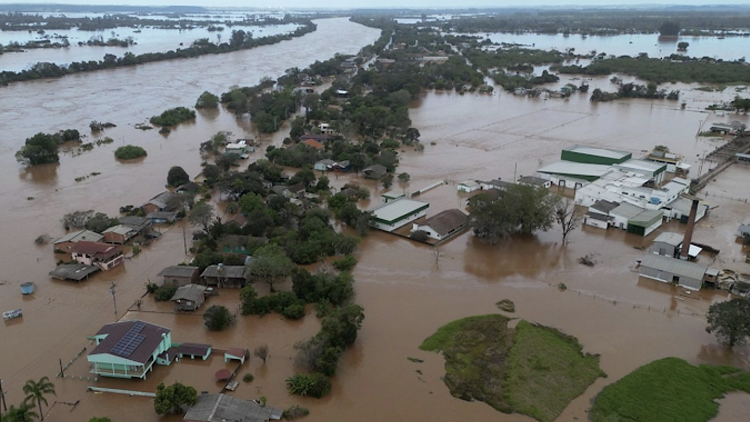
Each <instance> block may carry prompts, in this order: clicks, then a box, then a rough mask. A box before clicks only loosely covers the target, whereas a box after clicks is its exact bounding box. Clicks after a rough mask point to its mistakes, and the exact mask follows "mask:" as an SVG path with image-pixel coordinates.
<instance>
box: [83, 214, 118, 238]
mask: <svg viewBox="0 0 750 422" xmlns="http://www.w3.org/2000/svg"><path fill="white" fill-rule="evenodd" d="M118 224H120V222H119V220H117V219H116V218H109V216H108V215H107V214H104V213H103V212H98V213H96V214H94V216H93V217H91V218H89V219H88V220H87V221H86V224H85V227H86V230H91V231H92V232H96V233H102V232H103V231H104V230H107V229H108V228H110V227H112V226H116V225H118Z"/></svg>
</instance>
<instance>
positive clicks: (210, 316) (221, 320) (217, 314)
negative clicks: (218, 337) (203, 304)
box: [203, 305, 234, 331]
mask: <svg viewBox="0 0 750 422" xmlns="http://www.w3.org/2000/svg"><path fill="white" fill-rule="evenodd" d="M233 319H234V317H233V316H232V314H231V313H230V312H229V309H227V308H226V306H221V305H214V306H212V307H210V308H208V310H207V311H206V312H205V313H204V314H203V323H204V324H205V325H206V327H207V328H208V329H209V330H211V331H221V330H223V329H225V328H227V327H228V326H229V325H230V324H231V323H232V320H233Z"/></svg>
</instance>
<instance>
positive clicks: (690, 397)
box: [589, 357, 750, 422]
mask: <svg viewBox="0 0 750 422" xmlns="http://www.w3.org/2000/svg"><path fill="white" fill-rule="evenodd" d="M732 391H744V392H747V393H750V374H748V373H746V372H744V371H741V370H740V369H737V368H733V367H731V366H711V365H700V366H693V365H691V364H689V363H687V362H685V361H684V360H682V359H678V358H674V357H672V358H665V359H661V360H657V361H654V362H651V363H649V364H647V365H644V366H641V367H640V368H638V369H636V370H635V371H633V372H631V373H630V374H628V375H626V376H625V377H624V378H623V379H621V380H619V381H617V382H616V383H614V384H612V385H609V386H607V387H605V388H604V390H602V392H601V393H599V395H598V396H597V397H596V400H595V401H594V406H593V407H592V408H591V412H590V413H589V415H590V417H591V420H592V421H594V422H606V421H640V422H662V421H681V422H706V421H709V420H711V419H713V418H714V417H715V416H716V415H717V414H718V413H719V403H717V402H716V399H720V398H722V397H724V394H726V393H729V392H732Z"/></svg>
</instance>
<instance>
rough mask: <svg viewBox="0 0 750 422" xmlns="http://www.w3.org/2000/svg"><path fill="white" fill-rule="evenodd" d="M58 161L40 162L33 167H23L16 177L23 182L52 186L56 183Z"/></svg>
mask: <svg viewBox="0 0 750 422" xmlns="http://www.w3.org/2000/svg"><path fill="white" fill-rule="evenodd" d="M58 167H60V164H59V163H50V164H41V165H37V166H33V167H23V168H22V169H21V170H20V171H19V172H18V178H19V179H20V180H22V181H25V182H32V183H35V184H38V185H43V186H44V185H46V186H53V185H55V184H57V168H58Z"/></svg>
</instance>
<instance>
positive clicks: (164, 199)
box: [141, 191, 174, 214]
mask: <svg viewBox="0 0 750 422" xmlns="http://www.w3.org/2000/svg"><path fill="white" fill-rule="evenodd" d="M172 198H174V194H173V193H172V192H169V191H165V192H162V193H160V194H158V195H156V196H154V197H153V198H151V199H149V200H148V202H146V203H145V204H143V205H141V209H143V212H144V213H145V214H150V213H152V212H155V211H170V209H169V208H170V205H171V204H170V201H171V200H172Z"/></svg>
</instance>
